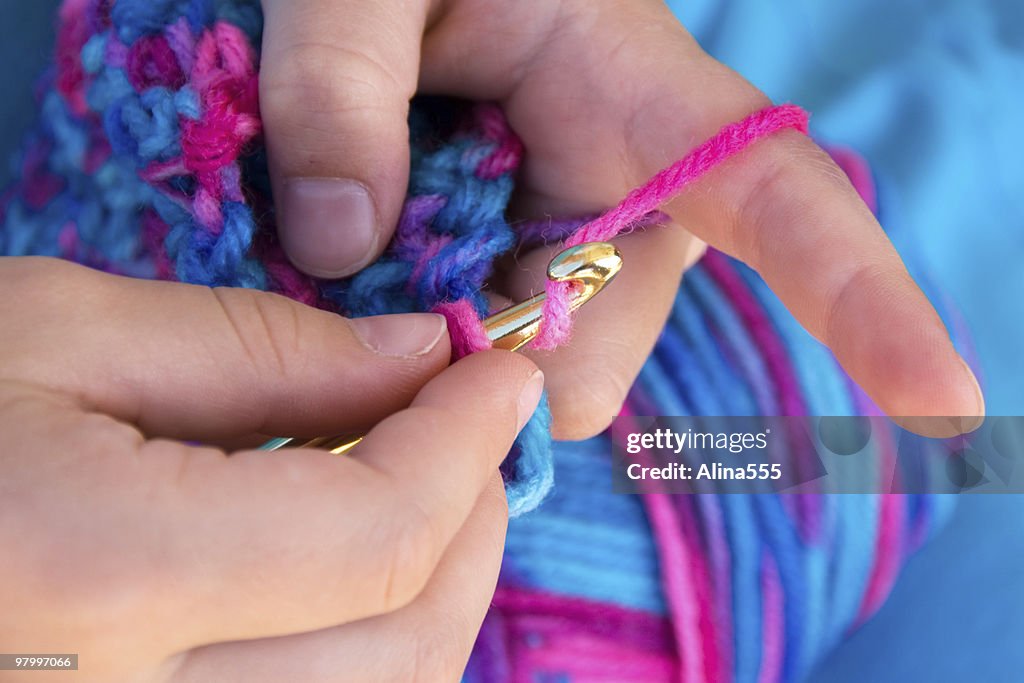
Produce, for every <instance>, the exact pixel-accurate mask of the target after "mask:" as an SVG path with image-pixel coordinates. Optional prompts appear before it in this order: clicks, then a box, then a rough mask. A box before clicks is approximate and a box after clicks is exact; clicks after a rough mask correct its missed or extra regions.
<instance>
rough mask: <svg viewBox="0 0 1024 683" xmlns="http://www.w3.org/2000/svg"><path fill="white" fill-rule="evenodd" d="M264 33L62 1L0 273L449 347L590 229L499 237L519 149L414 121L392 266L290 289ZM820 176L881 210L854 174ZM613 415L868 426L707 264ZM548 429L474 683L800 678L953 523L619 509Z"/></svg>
mask: <svg viewBox="0 0 1024 683" xmlns="http://www.w3.org/2000/svg"><path fill="white" fill-rule="evenodd" d="M261 30H262V27H261V15H260V11H259V3H258V0H116V1H115V2H106V1H101V0H66V2H65V3H64V5H63V7H62V9H61V17H60V25H59V34H58V42H57V55H56V59H55V68H54V69H53V70H52V72H51V73H50V74H49V75H48V76H47V77H46V78H45V79H44V81H43V82H42V84H41V87H40V115H39V120H38V125H37V127H36V129H35V130H34V131H33V132H32V133H31V134H30V135H29V136H28V138H27V140H26V144H25V146H24V149H23V152H22V154H21V156H20V159H19V163H20V173H19V176H20V177H19V180H18V181H17V183H16V184H15V185H14V186H13V187H12V188H10V189H9V190H8V192H7V193H6V195H5V201H4V206H3V215H2V223H0V225H2V227H0V253H3V254H6V255H27V254H41V255H49V256H57V257H60V258H64V259H69V260H74V261H77V262H79V263H83V264H87V265H89V266H92V267H94V268H99V269H102V270H106V271H109V272H113V273H119V274H124V275H129V276H134V277H143V278H160V279H169V280H179V281H182V282H190V283H195V284H202V285H210V286H235V287H250V288H257V289H264V290H269V291H274V292H278V293H281V294H283V295H285V296H289V297H291V298H293V299H296V300H298V301H302V302H304V303H307V304H309V305H313V306H318V307H321V308H325V309H328V310H332V311H336V312H338V313H341V314H344V315H348V316H363V315H377V314H383V313H397V312H407V311H418V310H441V311H443V312H445V314H446V315H448V317H449V319H450V320H459V321H464V322H465V321H468V322H466V325H468V324H469V323H471V322H472V321H474V320H478V319H479V318H480V317H481V316H483V315H486V313H487V303H486V299H485V296H484V291H485V287H486V283H487V280H488V278H489V277H490V276H491V274H492V272H493V269H494V267H495V263H496V262H497V260H498V259H499V258H500V257H501V256H503V255H505V254H507V253H509V252H510V251H511V250H513V249H515V248H517V247H519V246H523V245H533V244H538V243H542V242H549V241H556V240H560V239H562V238H564V237H567V236H568V235H570V234H571V233H572V232H573V231H574V230H576V229H577V228H579V227H580V226H581V225H582V224H583V223H585V222H586V221H584V220H566V221H543V222H537V223H525V224H518V225H516V226H511V225H510V224H509V223H508V221H507V220H506V218H505V210H506V207H507V204H508V201H509V198H510V196H511V194H512V192H513V190H514V186H515V171H516V169H517V168H518V165H519V162H520V159H521V156H522V154H523V150H522V147H521V145H520V143H519V141H518V139H517V138H516V137H515V135H514V133H513V132H512V131H511V130H510V129H509V127H508V125H507V123H506V122H505V119H504V117H503V116H502V114H501V112H500V110H499V109H498V108H497V107H495V106H494V105H489V104H468V103H462V102H454V101H451V100H445V99H431V98H419V99H417V100H415V101H414V102H413V105H412V108H411V113H410V131H411V136H410V145H411V151H412V154H411V175H410V181H409V189H408V196H407V199H406V202H405V206H404V210H403V212H402V215H401V219H400V222H399V225H398V227H397V230H396V233H395V237H394V240H393V241H392V243H391V244H390V245H389V247H388V249H387V251H386V252H385V253H384V255H383V256H382V257H381V258H380V259H379V260H378V261H377V262H375V263H373V264H371V265H370V266H368V267H367V268H366V269H364V270H363V271H362V272H360V273H358V274H357V275H355V276H353V277H351V278H347V279H343V280H336V281H320V280H314V279H312V278H310V277H308V276H306V275H304V274H302V273H300V272H298V271H297V270H295V269H294V268H293V267H292V266H291V265H290V263H289V262H288V260H287V259H286V258H285V256H284V254H283V252H282V250H281V248H280V246H279V244H278V242H277V239H276V236H275V225H274V207H273V202H272V198H271V194H270V187H269V181H268V176H267V163H266V157H265V149H264V147H263V144H262V137H261V135H262V131H261V122H260V117H259V111H258V97H257V94H258V92H257V83H258V78H257V76H258V46H259V43H260V33H261ZM834 156H835V157H836V159H837V161H839V162H840V163H841V165H842V166H843V167H844V168H845V169H846V170H847V172H848V174H849V175H850V176H851V179H853V180H855V181H856V183H857V185H858V189H860V190H861V193H862V196H864V197H865V199H866V200H867V201H868V202H869V203H870V204H872V206H873V208H876V207H874V203H875V193H874V187H873V186H872V184H871V176H870V172H869V171H868V170H867V169H866V167H865V165H864V164H863V162H862V161H860V160H859V158H857V157H856V156H855V155H853V154H852V153H849V152H845V151H843V152H837V153H836V154H835V155H834ZM944 313H947V312H945V311H944ZM460 324H461V323H460ZM467 339H468V341H467V342H466V348H465V349H462V350H463V351H466V352H468V351H471V350H473V348H474V344H475V343H476V342H474V341H473V340H472V338H469V337H467ZM478 341H479V340H478ZM626 410H627V411H629V412H631V413H632V414H637V415H854V414H872V413H874V412H876V409H875V408H874V407H873V406H872V405H871V403H870V401H869V400H868V399H867V397H866V396H865V395H864V394H863V393H862V392H861V391H860V390H859V388H858V387H857V386H856V385H855V384H853V383H852V382H851V381H850V380H849V379H848V378H847V377H846V375H845V374H844V373H843V372H842V370H841V369H840V368H839V367H838V365H837V364H836V362H835V360H834V359H833V358H832V356H831V354H830V353H829V352H828V351H827V349H825V348H824V347H822V346H821V345H820V344H818V342H816V341H815V340H814V339H812V338H811V337H810V336H809V335H808V334H807V333H806V332H805V331H804V330H803V329H802V328H800V327H799V326H798V325H797V323H796V322H795V321H794V320H793V318H792V317H791V316H790V315H789V314H788V313H787V312H786V311H785V310H784V308H783V307H782V305H781V303H780V302H779V301H778V300H777V299H776V298H775V297H774V295H772V294H771V292H769V291H768V289H767V288H766V286H765V285H764V283H763V282H762V281H761V280H760V279H759V278H758V277H757V276H756V275H755V274H754V273H752V272H751V271H749V270H748V269H747V268H745V267H744V266H742V265H741V264H739V263H737V262H735V261H733V260H731V259H729V258H727V257H726V256H724V255H722V254H720V253H717V252H714V251H711V252H709V253H708V254H707V256H706V257H705V258H704V259H703V260H702V261H701V262H700V263H699V264H698V265H697V266H696V267H694V268H693V269H691V270H690V271H688V272H687V274H686V276H685V277H684V279H683V281H682V284H681V287H680V290H679V294H678V297H677V299H676V302H675V306H674V309H673V313H672V316H671V319H670V320H669V322H668V325H667V327H666V328H665V330H664V332H663V334H662V336H661V338H660V340H659V342H658V344H657V346H656V348H655V351H654V353H653V354H652V356H651V357H650V359H649V360H648V362H647V364H646V365H645V366H644V368H643V370H642V372H641V374H640V377H639V379H638V381H637V383H636V385H635V386H634V388H633V390H632V391H631V393H630V396H629V399H628V401H627V407H626ZM549 421H550V414H549V412H548V410H547V408H546V407H545V406H543V405H542V407H541V408H540V409H539V410H538V412H537V414H536V415H535V416H534V418H533V419H532V420H531V421H530V423H529V424H528V426H527V428H526V429H525V430H524V432H523V434H522V435H521V436H520V438H519V440H518V441H517V444H516V447H515V448H514V451H513V453H511V454H510V457H509V459H508V460H507V462H506V464H505V466H504V470H503V474H504V476H505V479H506V482H507V485H508V494H509V501H510V507H511V510H512V512H513V514H514V516H515V518H514V519H513V520H512V521H511V523H510V528H509V533H508V541H507V549H506V555H505V560H504V564H503V568H502V575H501V578H500V581H499V586H498V589H497V592H496V595H495V597H494V602H493V606H492V609H491V610H490V612H489V614H488V616H487V618H486V620H485V622H484V626H483V629H482V631H481V633H480V636H479V639H478V642H477V644H476V647H475V648H474V652H473V656H472V658H471V660H470V664H469V667H468V669H467V671H466V674H465V680H467V681H480V682H486V683H500V682H503V681H509V682H513V681H616V682H622V681H714V682H720V681H757V682H759V683H769V682H774V681H795V680H799V678H800V677H801V676H802V675H803V674H804V673H806V672H807V670H808V669H809V668H810V667H811V666H812V665H813V663H814V662H815V661H816V659H818V658H819V657H820V656H821V655H822V654H823V653H825V652H826V651H827V650H828V649H829V648H831V647H832V646H834V645H835V644H836V643H837V642H838V641H839V640H840V639H841V638H842V637H843V636H844V635H845V634H846V633H847V632H848V631H849V630H850V629H851V628H853V627H855V626H856V625H857V624H859V623H861V622H862V621H863V620H864V619H866V618H867V617H868V616H870V614H872V613H873V612H874V611H875V610H876V609H877V608H878V606H879V605H880V604H881V602H882V600H884V598H885V596H886V595H887V594H888V592H889V590H890V589H891V587H892V585H893V582H894V580H895V578H896V576H897V573H898V571H899V568H900V567H901V566H902V564H903V562H904V560H905V558H906V557H907V555H908V554H909V553H911V552H913V550H914V549H915V548H917V547H919V546H920V545H921V543H923V542H924V541H925V540H926V539H927V537H928V536H929V535H930V534H931V533H933V531H934V530H935V529H936V528H938V526H939V525H940V524H941V522H942V520H943V519H944V518H945V517H946V516H947V515H948V513H949V511H950V505H951V503H950V497H944V496H927V495H900V496H894V495H872V494H863V495H802V496H782V495H770V494H763V495H756V496H754V495H752V496H743V495H712V494H701V495H687V496H667V495H647V496H627V495H618V494H613V493H612V492H611V486H610V481H611V474H610V468H611V463H610V460H609V453H610V449H611V446H610V444H609V442H608V440H607V438H606V437H597V438H595V439H591V440H588V441H585V442H581V443H555V444H552V442H551V439H550V431H549ZM556 483H557V485H555V484H556Z"/></svg>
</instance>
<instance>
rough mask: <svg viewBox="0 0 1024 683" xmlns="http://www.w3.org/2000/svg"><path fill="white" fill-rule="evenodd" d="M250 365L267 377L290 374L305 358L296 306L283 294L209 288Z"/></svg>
mask: <svg viewBox="0 0 1024 683" xmlns="http://www.w3.org/2000/svg"><path fill="white" fill-rule="evenodd" d="M210 291H211V292H212V293H213V297H214V301H215V302H216V305H217V306H218V307H219V308H220V311H221V313H222V315H223V318H224V321H225V324H226V326H227V327H228V329H229V330H230V331H231V333H232V334H233V336H234V338H235V340H236V342H237V346H238V348H239V349H240V351H241V352H242V354H243V355H244V357H245V359H246V360H247V361H248V365H249V367H252V368H254V370H255V371H256V372H257V373H258V374H259V375H260V376H261V377H264V378H270V377H288V376H291V375H292V374H293V373H294V372H296V371H297V370H298V369H299V368H297V367H296V364H300V363H302V362H304V358H305V354H303V353H301V348H302V334H301V330H300V327H301V325H300V322H299V318H298V311H297V310H296V307H295V306H294V305H293V304H292V303H291V302H289V301H287V300H286V299H284V298H283V297H279V296H277V295H274V294H267V293H262V292H250V291H246V290H237V289H230V288H215V289H212V290H210Z"/></svg>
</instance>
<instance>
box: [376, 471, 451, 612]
mask: <svg viewBox="0 0 1024 683" xmlns="http://www.w3.org/2000/svg"><path fill="white" fill-rule="evenodd" d="M392 486H394V485H392ZM388 498H389V499H390V500H391V501H393V504H392V505H390V506H389V509H390V510H391V511H392V512H393V511H395V510H397V511H398V514H397V515H396V516H393V517H392V518H391V521H390V522H389V523H388V529H387V531H386V532H385V534H384V537H383V538H384V540H383V543H382V544H381V547H382V548H383V549H382V551H381V552H380V553H379V557H380V567H379V568H378V569H377V570H376V571H377V573H378V575H379V576H380V586H381V591H382V592H381V596H380V604H381V605H382V608H383V610H384V611H385V612H391V611H394V610H397V609H399V608H401V607H405V606H406V605H408V604H409V603H411V602H412V601H413V600H414V599H415V598H416V596H417V595H419V594H420V592H421V591H422V590H423V588H424V587H425V586H426V585H427V581H428V580H429V579H430V576H431V574H433V571H434V566H435V565H436V564H437V561H438V559H439V558H440V556H441V545H442V544H441V542H440V538H439V533H438V532H437V529H436V525H435V524H434V522H433V520H432V518H431V516H430V515H429V514H428V513H427V511H426V510H425V509H424V508H423V506H422V505H421V504H419V503H418V502H417V500H416V498H415V497H414V496H413V497H410V496H408V495H407V494H406V493H404V492H402V491H399V490H397V487H396V488H395V489H394V490H393V491H392V493H391V494H390V495H389V496H388Z"/></svg>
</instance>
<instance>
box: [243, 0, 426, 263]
mask: <svg viewBox="0 0 1024 683" xmlns="http://www.w3.org/2000/svg"><path fill="white" fill-rule="evenodd" d="M407 5H411V6H412V7H407ZM263 6H264V14H265V19H266V30H265V33H264V38H263V56H262V63H263V65H262V68H261V73H260V109H261V112H262V116H263V122H264V126H265V130H266V135H267V150H268V155H269V162H270V171H271V180H272V184H273V191H274V197H275V200H276V205H277V207H278V231H279V236H280V239H281V244H282V246H283V247H284V250H285V252H286V253H287V254H288V256H289V258H290V259H291V260H292V262H293V263H294V264H295V266H296V267H298V268H299V269H300V270H303V271H305V272H307V273H309V274H310V275H315V276H318V277H325V278H336V277H342V276H345V275H350V274H352V273H355V272H357V271H358V270H360V269H361V268H363V267H364V266H365V265H367V264H368V263H370V262H371V261H373V260H374V259H376V258H377V256H379V255H380V253H381V252H382V251H383V249H384V247H385V246H386V245H387V243H388V240H389V239H390V238H391V234H392V232H393V231H394V226H395V224H396V223H397V222H398V215H399V212H400V211H401V206H402V199H403V197H404V196H405V191H406V185H407V183H408V176H409V142H408V138H409V131H408V123H407V116H408V111H409V100H410V99H411V98H412V96H413V94H414V93H415V91H416V82H417V75H418V72H419V51H420V42H421V37H422V32H423V27H424V24H425V22H426V11H427V8H426V1H425V0H422V1H416V2H412V3H386V2H377V1H376V0H341V1H339V0H264V2H263Z"/></svg>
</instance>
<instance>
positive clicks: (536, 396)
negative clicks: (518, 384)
mask: <svg viewBox="0 0 1024 683" xmlns="http://www.w3.org/2000/svg"><path fill="white" fill-rule="evenodd" d="M543 391H544V373H543V372H541V371H540V370H537V371H536V372H535V373H533V374H532V375H530V379H528V380H526V384H524V385H523V388H522V390H521V391H520V392H519V403H518V405H517V406H516V408H517V410H518V415H517V419H518V421H519V424H518V425H516V431H517V432H520V431H522V429H523V426H524V425H526V423H527V422H528V421H529V420H530V417H531V416H532V415H533V411H535V410H536V409H537V404H538V403H540V395H541V393H542V392H543Z"/></svg>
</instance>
